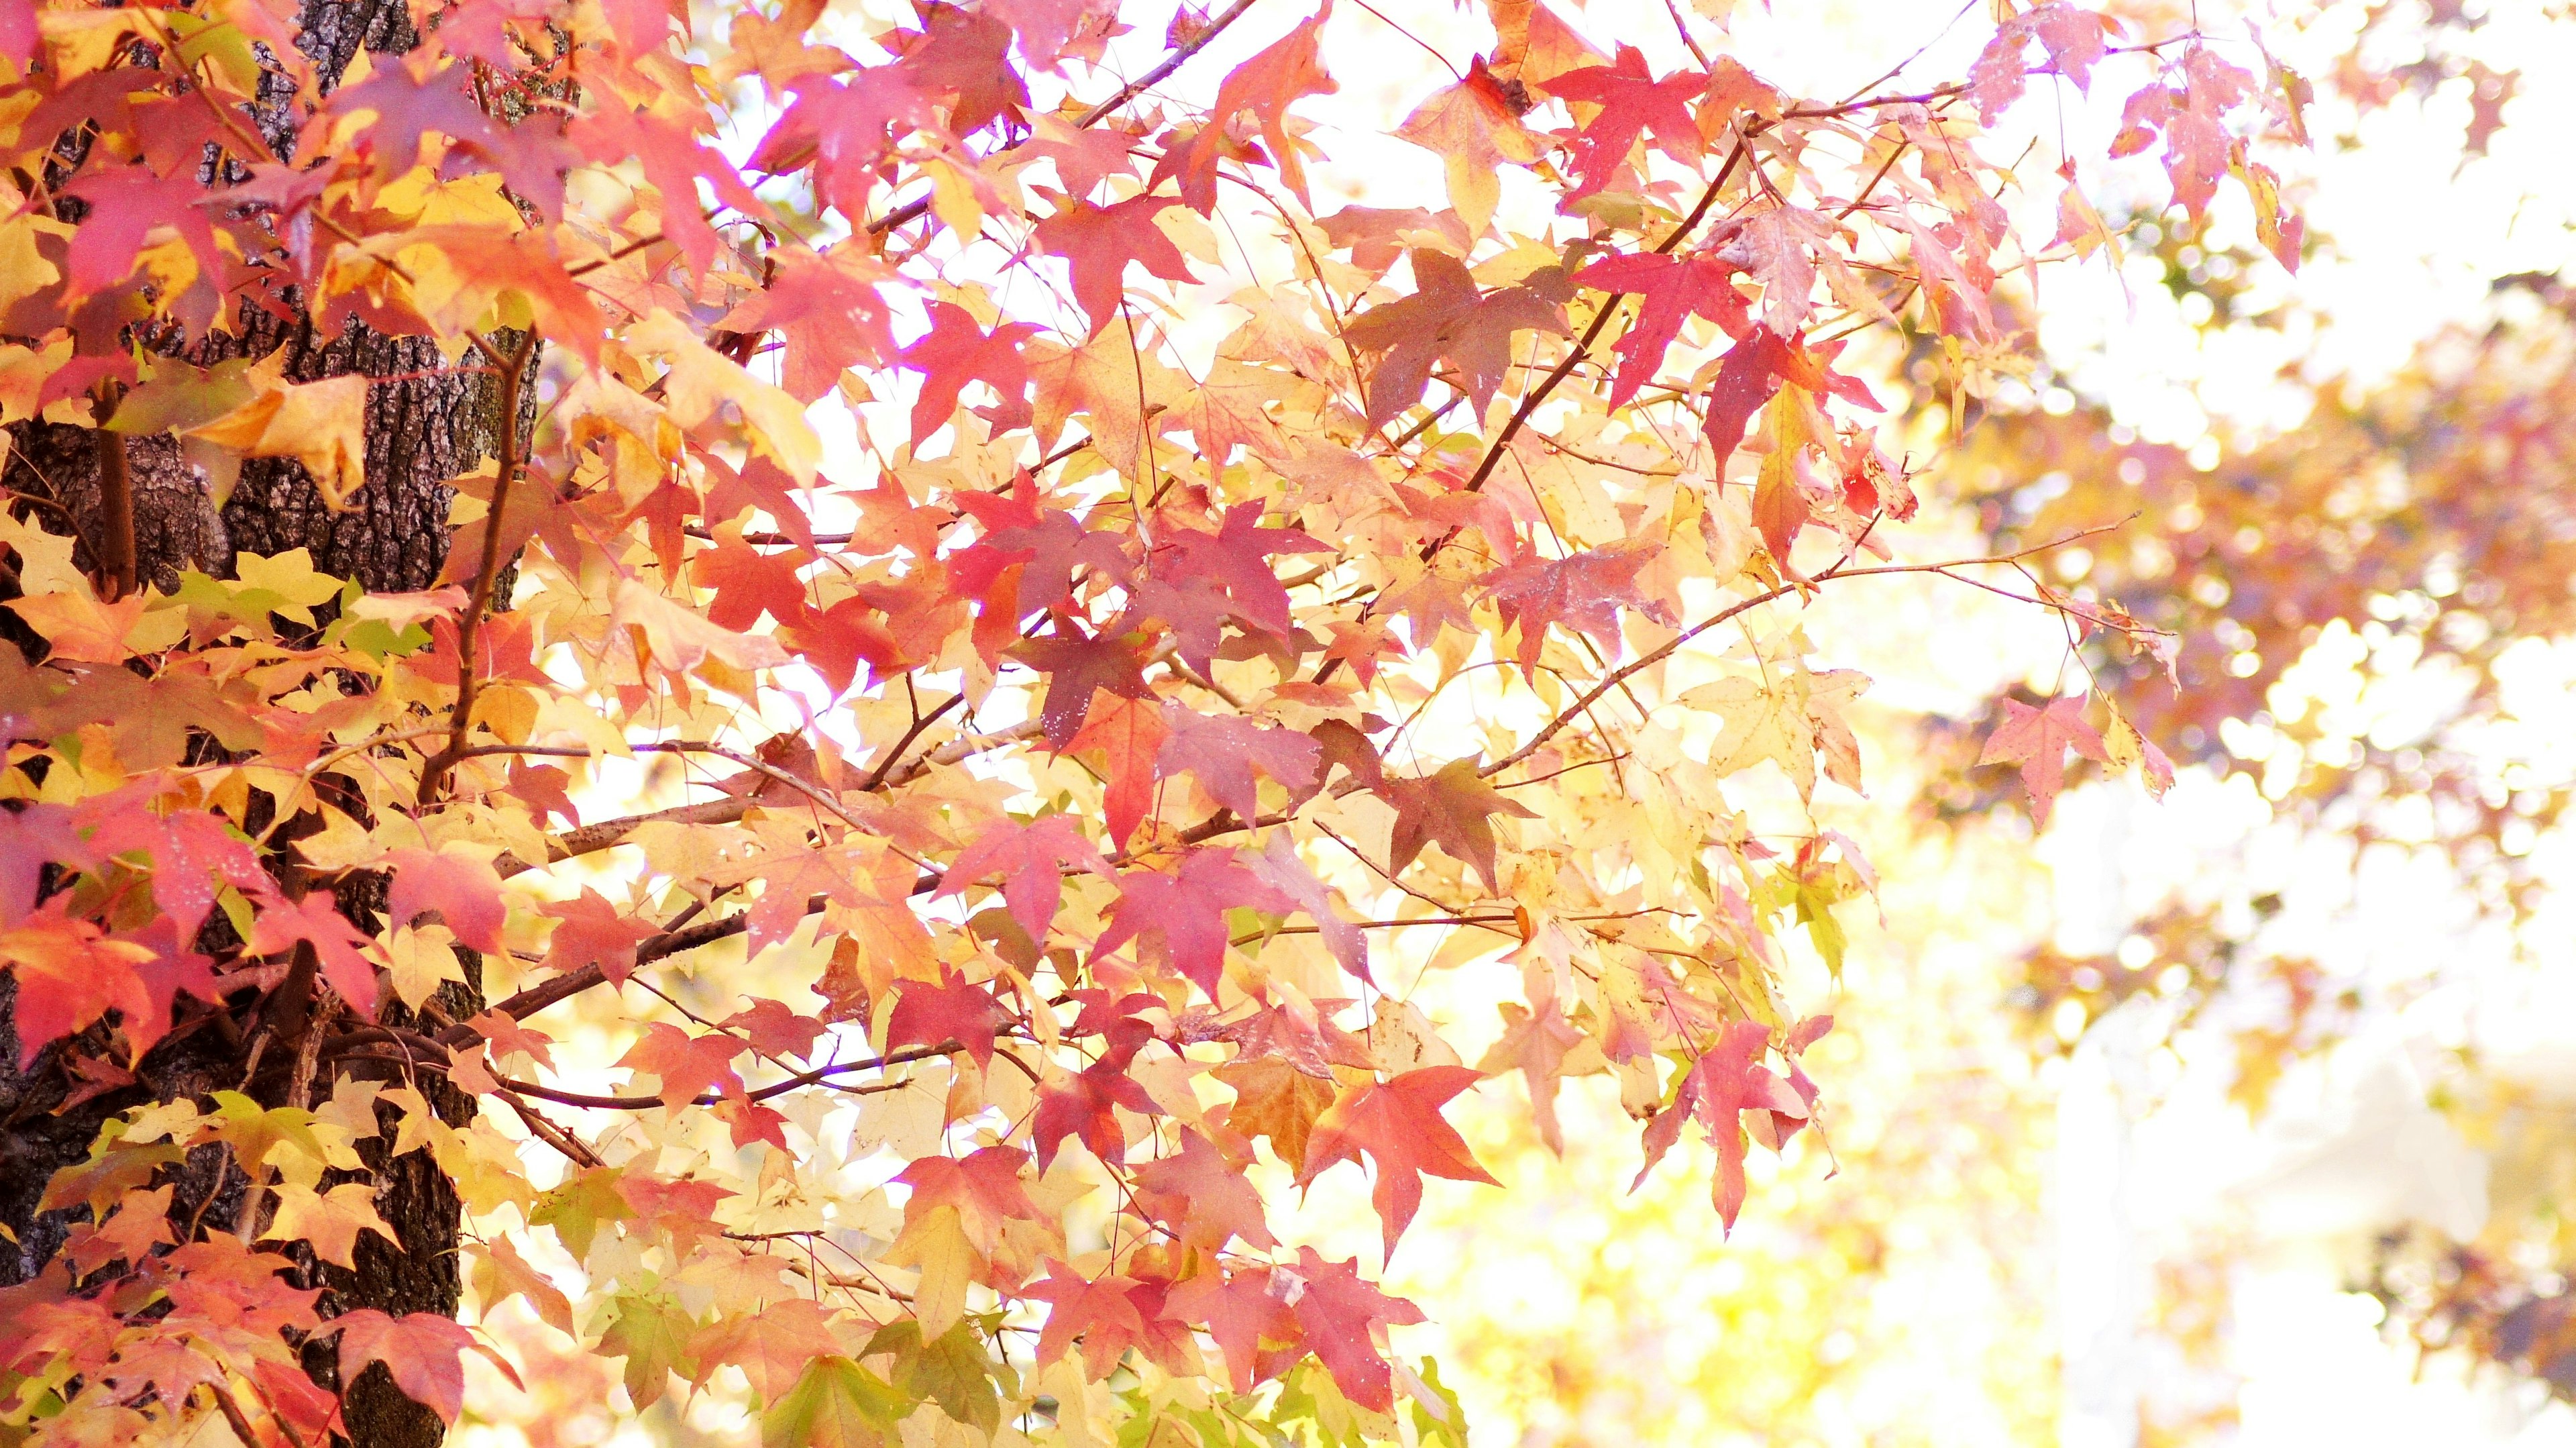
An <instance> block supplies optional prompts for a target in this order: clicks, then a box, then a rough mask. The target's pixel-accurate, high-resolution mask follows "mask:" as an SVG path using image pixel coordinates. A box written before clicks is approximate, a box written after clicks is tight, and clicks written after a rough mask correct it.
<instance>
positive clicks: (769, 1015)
mask: <svg viewBox="0 0 2576 1448" xmlns="http://www.w3.org/2000/svg"><path fill="white" fill-rule="evenodd" d="M716 1024H717V1025H719V1026H721V1027H723V1028H724V1029H725V1030H728V1031H732V1032H735V1033H737V1034H739V1035H740V1036H741V1037H742V1038H743V1039H744V1040H746V1041H749V1042H751V1045H752V1049H754V1050H756V1051H759V1052H760V1053H762V1054H763V1055H768V1056H802V1055H804V1054H805V1053H806V1052H807V1051H810V1050H812V1049H814V1042H815V1040H816V1039H817V1038H818V1037H820V1036H821V1035H822V1034H823V1023H822V1022H821V1021H818V1020H816V1019H814V1018H813V1017H812V1016H808V1015H800V1014H798V1013H797V1012H795V1011H791V1010H789V1009H788V1008H787V1007H786V1005H785V1004H783V1003H781V1002H779V1001H773V1000H756V1001H753V1002H752V1003H751V1004H750V1005H748V1006H745V1007H744V1008H743V1009H741V1010H738V1011H736V1012H734V1013H733V1014H732V1015H729V1016H727V1017H725V1018H724V1019H723V1020H721V1021H718V1022H717V1023H716Z"/></svg>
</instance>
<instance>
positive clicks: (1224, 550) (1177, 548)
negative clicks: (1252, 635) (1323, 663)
mask: <svg viewBox="0 0 2576 1448" xmlns="http://www.w3.org/2000/svg"><path fill="white" fill-rule="evenodd" d="M1262 512H1263V505H1262V504H1260V503H1238V504H1236V505H1235V506H1234V507H1232V508H1229V509H1227V510H1226V514H1225V521H1224V523H1222V524H1221V525H1219V526H1218V528H1217V531H1215V532H1214V533H1202V532H1200V531H1198V530H1197V529H1195V528H1178V527H1175V528H1168V529H1162V530H1158V532H1157V536H1156V538H1155V544H1154V551H1153V554H1152V555H1151V558H1150V560H1149V567H1150V568H1151V570H1152V573H1153V576H1154V577H1155V578H1157V579H1160V580H1161V581H1163V582H1166V583H1174V584H1181V583H1189V582H1192V581H1194V580H1198V579H1207V580H1209V581H1211V582H1214V583H1216V584H1217V585H1219V586H1220V587H1222V588H1223V589H1224V590H1225V597H1226V602H1227V604H1228V606H1229V608H1230V610H1231V612H1232V613H1233V614H1234V616H1235V617H1237V618H1239V619H1241V620H1243V621H1244V622H1245V623H1247V624H1250V625H1252V626H1253V627H1254V628H1257V629H1260V630H1262V631H1264V632H1266V633H1269V634H1271V635H1273V636H1275V637H1279V638H1285V637H1287V636H1288V631H1289V629H1290V628H1291V627H1292V624H1291V621H1290V619H1289V612H1288V589H1287V586H1286V585H1284V584H1282V583H1281V582H1280V581H1279V575H1277V574H1275V573H1273V572H1271V571H1270V560H1271V559H1272V558H1275V557H1278V556H1279V555H1280V554H1283V553H1329V552H1331V551H1332V549H1331V548H1330V547H1329V546H1328V545H1326V544H1325V543H1323V542H1321V541H1320V540H1318V539H1316V538H1315V537H1314V536H1313V535H1311V534H1309V533H1307V532H1306V531H1305V530H1304V529H1302V528H1264V527H1262V526H1261V517H1262Z"/></svg>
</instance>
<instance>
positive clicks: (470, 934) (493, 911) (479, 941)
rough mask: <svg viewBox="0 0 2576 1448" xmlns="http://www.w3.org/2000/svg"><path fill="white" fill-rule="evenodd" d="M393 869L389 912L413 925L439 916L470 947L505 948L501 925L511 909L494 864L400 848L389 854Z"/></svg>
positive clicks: (387, 900)
mask: <svg viewBox="0 0 2576 1448" xmlns="http://www.w3.org/2000/svg"><path fill="white" fill-rule="evenodd" d="M385 862H386V864H387V865H389V866H390V867H392V869H393V874H394V879H393V886H392V889H391V890H390V891H389V892H388V894H387V895H386V898H385V916H386V918H387V919H388V920H389V921H390V922H391V923H393V924H395V925H409V924H412V923H413V922H414V921H416V920H417V919H419V917H420V916H422V915H424V914H435V915H437V916H438V918H439V922H440V923H441V924H443V925H445V926H446V927H447V928H448V929H449V930H450V931H453V932H454V933H455V935H456V938H457V939H458V940H459V941H461V942H463V943H464V944H465V945H466V946H467V947H468V948H469V949H473V950H479V951H482V952H483V953H485V954H486V955H491V954H497V953H499V951H500V950H501V948H502V946H501V925H502V922H503V920H504V919H505V918H506V916H507V914H508V912H507V910H506V908H505V907H504V906H503V905H502V903H501V877H500V875H499V874H498V873H497V872H496V871H494V870H493V868H492V865H491V862H490V861H488V860H479V859H476V858H475V857H473V856H471V855H462V854H456V853H453V852H448V851H439V852H436V853H433V852H431V851H428V850H415V849H403V850H396V851H394V852H393V853H392V854H390V855H388V856H386V857H385Z"/></svg>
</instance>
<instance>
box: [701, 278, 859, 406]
mask: <svg viewBox="0 0 2576 1448" xmlns="http://www.w3.org/2000/svg"><path fill="white" fill-rule="evenodd" d="M765 259H766V260H767V261H768V262H769V263H770V264H771V265H773V266H774V267H776V269H777V274H776V275H774V276H772V277H771V278H770V279H769V285H768V286H766V287H763V288H762V289H761V290H759V291H756V292H753V293H752V294H751V295H749V296H747V297H744V298H743V299H742V300H741V301H739V302H737V303H735V304H734V309H733V310H732V311H730V312H727V313H725V315H724V320H723V321H721V322H718V323H717V324H716V325H717V326H719V327H723V328H725V329H726V330H728V331H732V332H739V333H742V334H744V335H746V336H749V335H753V334H756V333H761V332H772V331H774V332H776V333H778V334H779V335H780V336H782V337H784V338H786V339H787V359H786V364H785V365H784V366H783V367H781V368H780V369H779V374H778V384H779V386H781V387H784V388H786V389H787V395H788V396H790V397H793V398H795V399H796V400H797V401H799V402H813V401H815V400H817V399H819V398H821V397H822V396H823V394H825V393H827V392H830V391H831V390H832V387H833V384H835V383H837V382H839V381H840V380H841V373H842V371H843V370H844V369H846V368H850V367H858V366H876V365H879V364H881V363H882V362H883V361H884V360H885V357H886V354H888V353H890V352H892V351H894V333H893V331H892V329H890V328H889V327H888V326H887V325H886V304H885V298H884V297H883V296H881V295H879V294H878V292H877V286H876V279H877V273H876V271H875V267H874V263H872V262H870V261H869V260H867V259H866V258H865V257H862V256H860V255H859V254H858V253H857V252H855V251H850V250H846V249H845V250H836V251H833V252H829V253H820V252H815V251H812V250H810V249H808V248H806V247H802V246H793V245H790V246H782V247H778V248H776V249H774V250H772V251H770V252H769V253H767V256H766V258H765Z"/></svg>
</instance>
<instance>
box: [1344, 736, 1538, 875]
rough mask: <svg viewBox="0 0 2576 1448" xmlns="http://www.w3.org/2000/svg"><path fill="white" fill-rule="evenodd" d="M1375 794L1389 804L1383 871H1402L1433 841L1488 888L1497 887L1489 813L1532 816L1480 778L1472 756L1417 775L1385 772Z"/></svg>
mask: <svg viewBox="0 0 2576 1448" xmlns="http://www.w3.org/2000/svg"><path fill="white" fill-rule="evenodd" d="M1378 793H1379V794H1381V795H1383V796H1384V797H1385V799H1386V802H1387V803H1389V804H1391V805H1393V806H1395V830H1394V833H1393V834H1392V836H1390V838H1389V840H1388V844H1387V870H1388V871H1389V873H1391V874H1397V875H1401V874H1403V873H1404V867H1405V866H1407V865H1410V864H1412V863H1413V861H1414V857H1415V856H1418V855H1420V854H1421V853H1422V847H1423V846H1424V845H1426V844H1436V845H1438V846H1440V847H1441V848H1442V849H1444V850H1447V851H1448V852H1449V854H1450V857H1451V858H1453V859H1455V860H1457V861H1458V862H1459V863H1461V864H1464V865H1471V866H1473V867H1474V868H1475V871H1476V873H1477V874H1479V875H1481V876H1483V877H1484V880H1485V887H1486V888H1487V889H1489V890H1490V889H1496V888H1499V886H1498V884H1497V882H1496V880H1495V878H1494V825H1493V819H1494V816H1496V815H1503V816H1506V817H1509V818H1512V819H1536V818H1538V815H1537V813H1536V812H1535V811H1533V810H1530V809H1528V808H1526V807H1524V806H1522V805H1519V804H1516V803H1514V802H1513V801H1512V800H1511V799H1510V798H1509V797H1508V796H1506V795H1504V794H1503V793H1502V792H1501V791H1499V790H1497V789H1495V788H1494V787H1493V786H1492V785H1489V784H1487V783H1485V781H1484V778H1483V777H1482V776H1481V775H1479V774H1478V773H1477V772H1476V761H1475V760H1473V759H1453V760H1451V761H1450V762H1449V763H1447V764H1444V765H1442V766H1441V767H1440V769H1439V771H1438V772H1437V773H1434V774H1430V775H1425V776H1422V777H1419V778H1413V779H1400V778H1396V777H1394V776H1392V775H1390V776H1388V777H1387V779H1386V782H1385V783H1384V785H1382V786H1381V787H1380V788H1379V790H1378Z"/></svg>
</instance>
